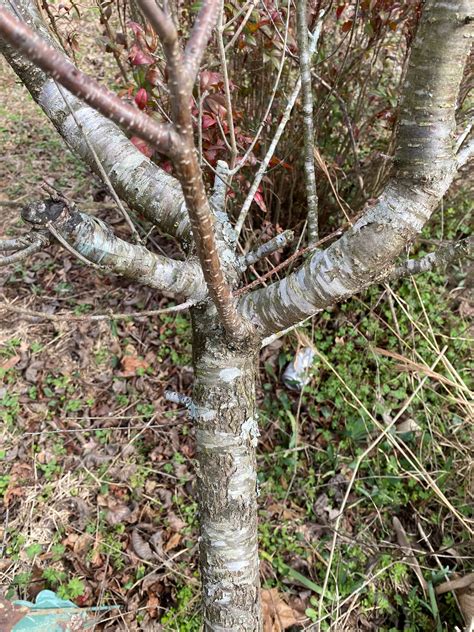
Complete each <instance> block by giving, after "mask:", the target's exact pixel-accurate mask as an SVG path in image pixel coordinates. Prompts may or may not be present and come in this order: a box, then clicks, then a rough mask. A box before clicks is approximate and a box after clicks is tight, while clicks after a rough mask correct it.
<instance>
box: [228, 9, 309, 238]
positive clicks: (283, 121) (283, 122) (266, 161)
mask: <svg viewBox="0 0 474 632" xmlns="http://www.w3.org/2000/svg"><path fill="white" fill-rule="evenodd" d="M320 33H321V20H320V21H319V22H318V24H317V26H316V28H315V30H314V33H313V35H312V37H311V42H310V45H309V54H310V55H313V54H314V52H315V50H316V45H317V43H318V39H319V35H320ZM300 90H301V77H300V78H299V79H298V81H297V82H296V85H295V87H294V88H293V92H292V93H291V96H290V98H289V99H288V103H287V106H286V108H285V111H284V113H283V116H282V119H281V121H280V124H279V125H278V128H277V131H276V132H275V136H274V137H273V140H272V142H271V144H270V147H269V149H268V151H267V153H266V155H265V158H264V159H263V160H262V162H261V164H260V167H259V168H258V171H257V174H256V176H255V179H254V181H253V184H252V186H251V187H250V191H249V192H248V194H247V197H246V198H245V201H244V203H243V205H242V209H241V211H240V214H239V217H238V219H237V223H236V225H235V231H236V233H237V236H238V235H240V233H241V231H242V227H243V225H244V222H245V218H246V217H247V214H248V212H249V209H250V206H251V204H252V202H253V198H254V197H255V194H256V192H257V189H258V187H259V186H260V182H261V181H262V178H263V176H264V175H265V172H266V170H267V168H268V165H269V163H270V160H271V158H272V156H273V154H274V153H275V149H276V146H277V145H278V142H279V140H280V138H281V136H282V134H283V132H284V130H285V127H286V124H287V123H288V121H289V120H290V116H291V111H292V110H293V107H294V105H295V103H296V99H297V98H298V95H299V93H300Z"/></svg>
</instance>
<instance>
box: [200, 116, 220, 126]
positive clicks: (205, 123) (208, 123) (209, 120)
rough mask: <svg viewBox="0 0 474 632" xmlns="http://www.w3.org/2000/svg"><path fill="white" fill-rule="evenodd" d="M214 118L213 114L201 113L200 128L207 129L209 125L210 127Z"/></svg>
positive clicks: (214, 122) (213, 123)
mask: <svg viewBox="0 0 474 632" xmlns="http://www.w3.org/2000/svg"><path fill="white" fill-rule="evenodd" d="M216 122H217V121H216V119H215V118H214V117H213V116H210V115H209V114H203V115H202V125H201V127H202V129H209V128H210V127H212V126H213V125H215V124H216Z"/></svg>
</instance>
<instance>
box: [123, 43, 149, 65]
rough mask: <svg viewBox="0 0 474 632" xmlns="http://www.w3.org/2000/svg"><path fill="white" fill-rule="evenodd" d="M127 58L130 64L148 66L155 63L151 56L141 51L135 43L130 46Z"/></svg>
mask: <svg viewBox="0 0 474 632" xmlns="http://www.w3.org/2000/svg"><path fill="white" fill-rule="evenodd" d="M128 58H129V59H130V63H131V64H132V66H149V65H151V64H154V63H155V60H154V59H153V57H151V55H148V54H147V53H145V52H143V51H142V49H141V48H139V47H138V46H137V45H136V44H134V45H133V46H132V48H131V50H130V55H129V56H128Z"/></svg>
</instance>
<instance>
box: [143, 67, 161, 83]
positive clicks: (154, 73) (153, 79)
mask: <svg viewBox="0 0 474 632" xmlns="http://www.w3.org/2000/svg"><path fill="white" fill-rule="evenodd" d="M146 80H147V81H148V82H149V83H151V85H152V86H158V85H159V84H160V80H161V73H160V71H159V70H158V69H157V68H150V70H149V71H148V72H147V73H146Z"/></svg>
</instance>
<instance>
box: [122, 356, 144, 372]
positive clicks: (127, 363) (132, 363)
mask: <svg viewBox="0 0 474 632" xmlns="http://www.w3.org/2000/svg"><path fill="white" fill-rule="evenodd" d="M149 366H150V365H149V364H148V362H147V361H146V360H145V359H144V358H140V357H139V356H137V355H125V356H123V358H122V369H123V371H121V372H120V375H121V376H122V377H133V376H135V375H136V374H137V370H138V369H148V367H149Z"/></svg>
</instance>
